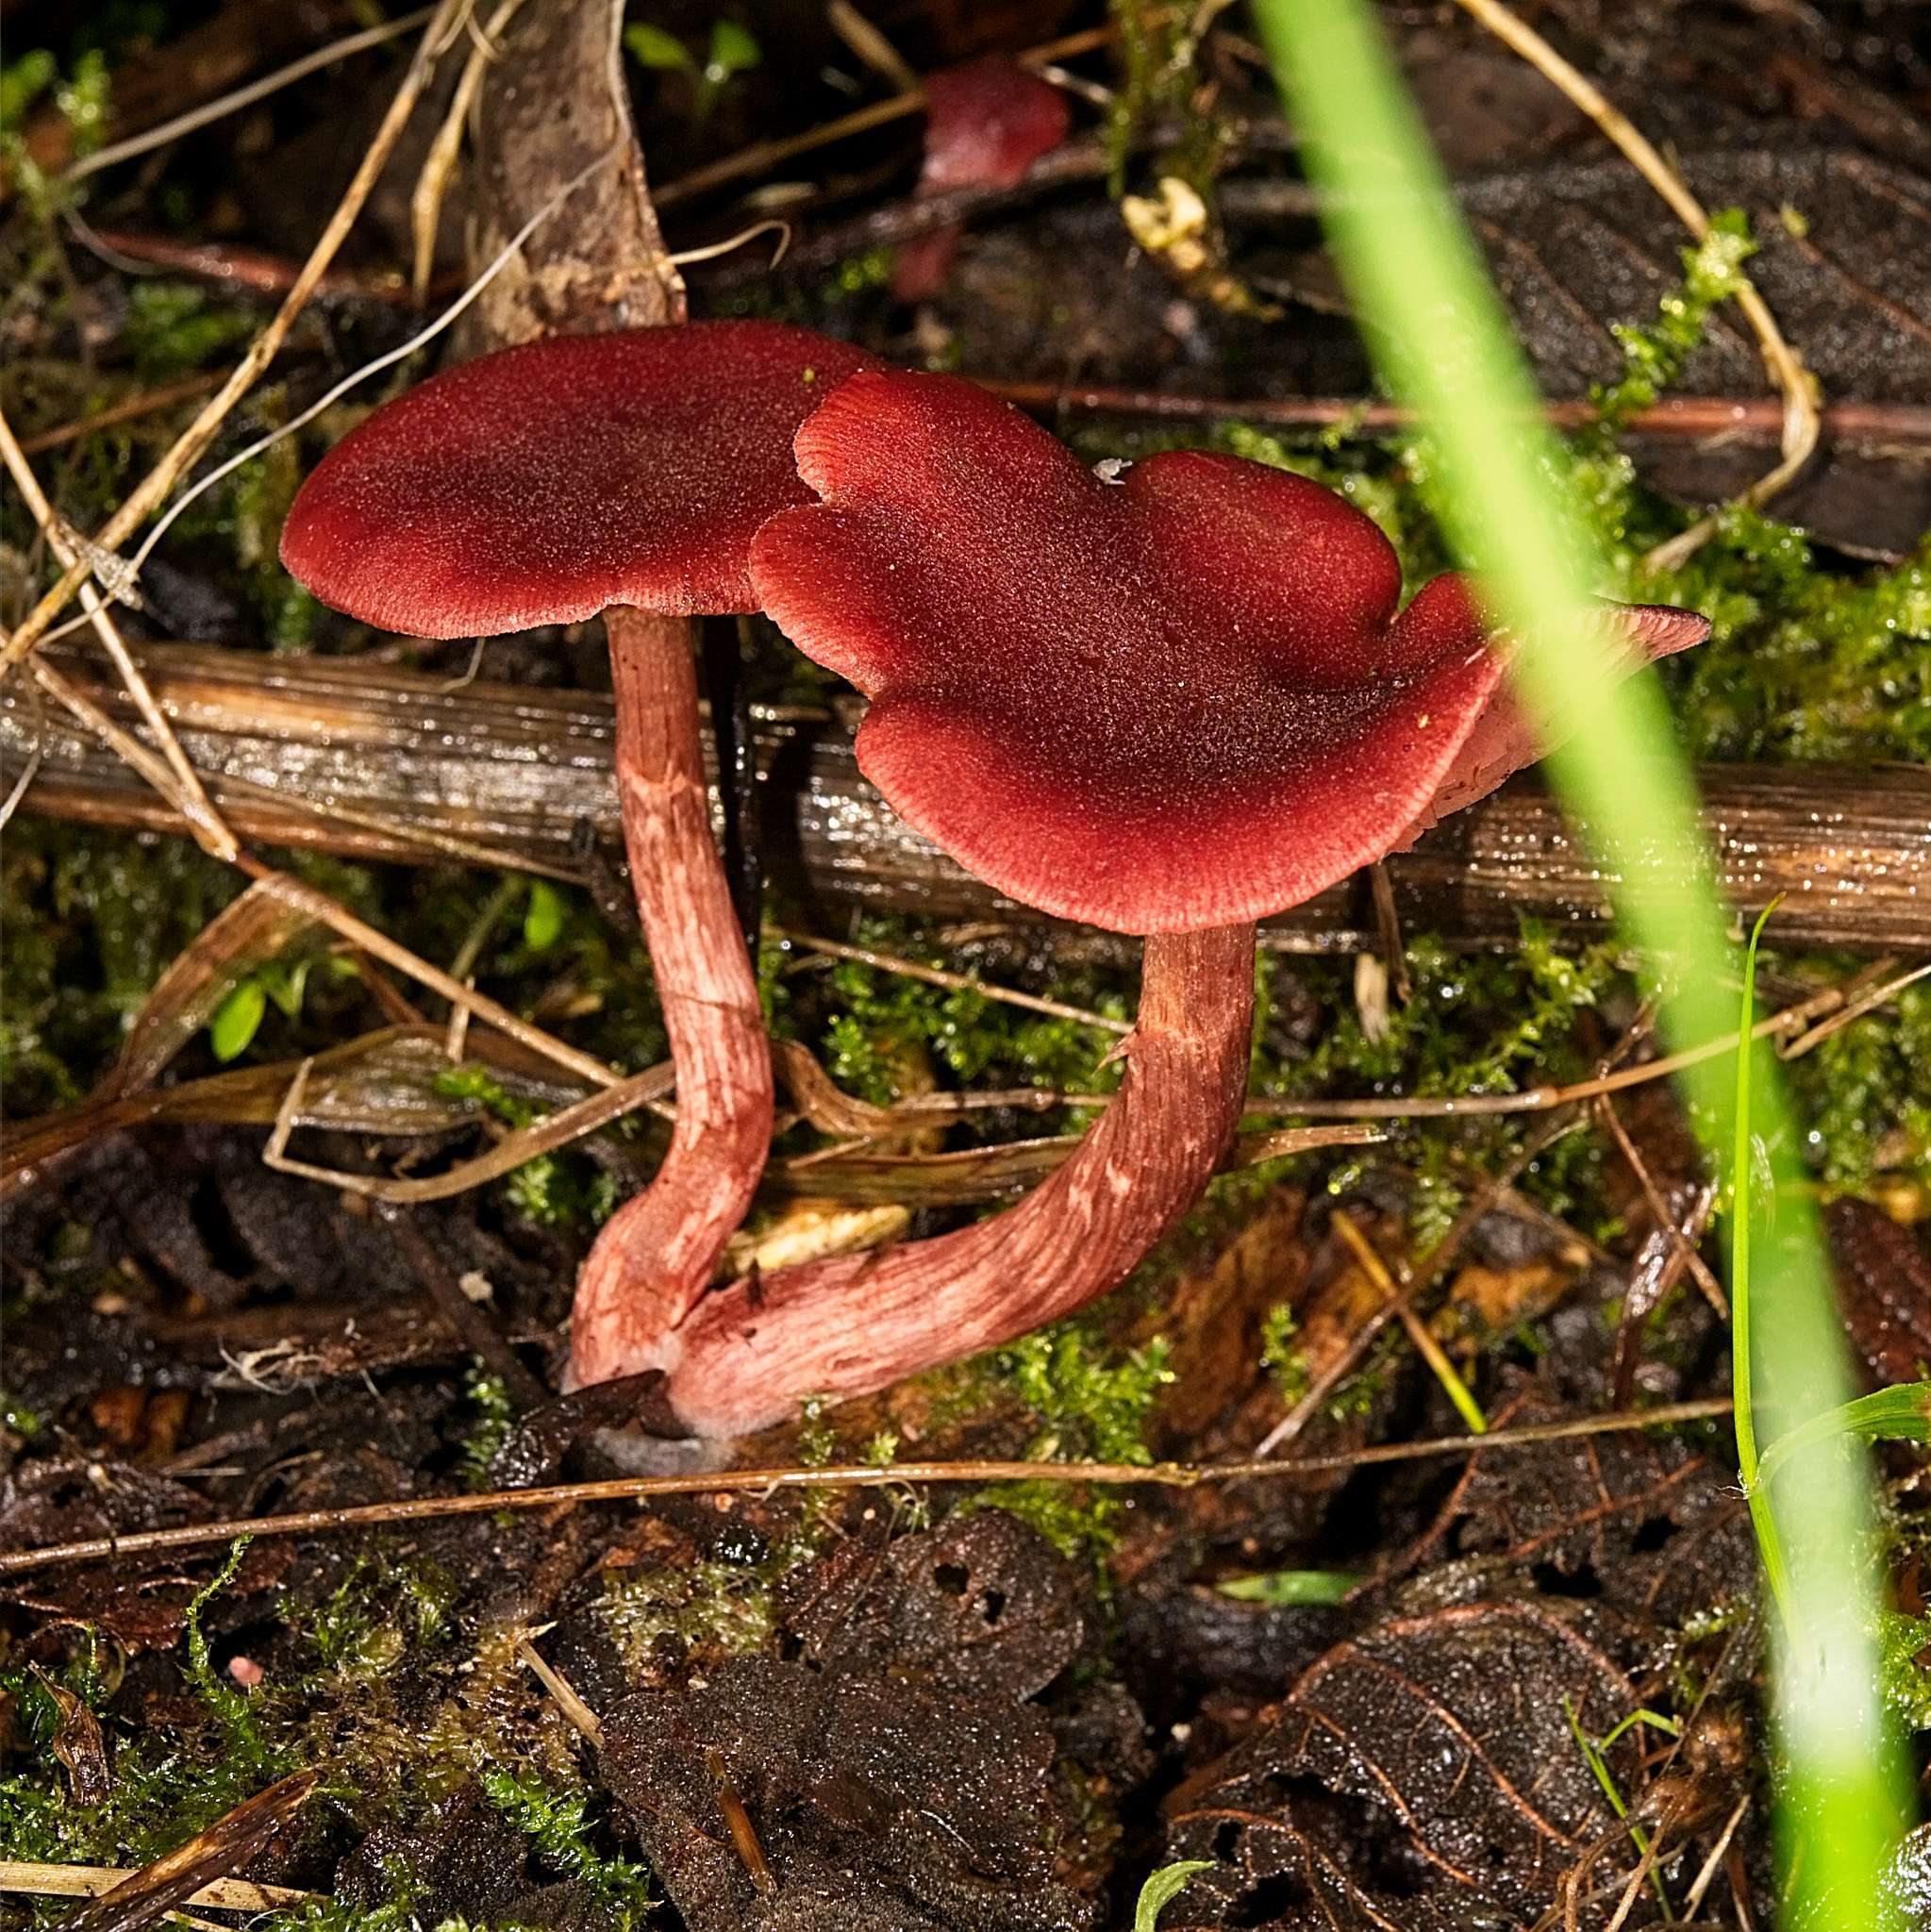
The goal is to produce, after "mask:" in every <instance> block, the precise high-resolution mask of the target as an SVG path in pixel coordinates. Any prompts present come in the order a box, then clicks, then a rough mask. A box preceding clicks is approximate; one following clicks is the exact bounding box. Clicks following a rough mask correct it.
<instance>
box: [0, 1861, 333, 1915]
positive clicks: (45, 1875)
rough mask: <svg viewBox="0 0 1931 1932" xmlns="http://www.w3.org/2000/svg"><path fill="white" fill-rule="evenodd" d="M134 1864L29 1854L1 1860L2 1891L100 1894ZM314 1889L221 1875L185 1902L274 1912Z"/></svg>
mask: <svg viewBox="0 0 1931 1932" xmlns="http://www.w3.org/2000/svg"><path fill="white" fill-rule="evenodd" d="M139 1869H140V1868H139V1867H138V1866H134V1865H44V1864H38V1863H36V1862H35V1861H33V1860H32V1859H29V1858H0V1891H17V1892H23V1893H25V1895H26V1896H27V1897H29V1898H99V1897H100V1896H101V1895H102V1894H103V1893H105V1892H109V1891H112V1890H113V1889H114V1888H115V1887H116V1886H117V1885H119V1884H121V1883H123V1881H125V1880H126V1879H129V1878H132V1877H134V1876H135V1874H136V1873H137V1872H138V1871H139ZM321 1896H322V1894H321V1893H320V1892H315V1891H299V1890H296V1888H295V1887H293V1886H292V1885H256V1884H254V1883H253V1882H252V1881H251V1880H249V1879H246V1878H217V1879H216V1880H214V1882H213V1883H212V1884H210V1885H204V1886H203V1887H202V1888H201V1890H199V1891H191V1892H190V1893H189V1894H188V1896H187V1898H186V1899H185V1900H184V1901H183V1903H184V1904H186V1905H191V1906H212V1907H215V1908H216V1909H217V1910H218V1911H224V1912H270V1911H273V1910H274V1909H275V1907H277V1906H299V1905H302V1904H305V1903H306V1902H307V1901H308V1900H309V1899H311V1898H320V1897H321Z"/></svg>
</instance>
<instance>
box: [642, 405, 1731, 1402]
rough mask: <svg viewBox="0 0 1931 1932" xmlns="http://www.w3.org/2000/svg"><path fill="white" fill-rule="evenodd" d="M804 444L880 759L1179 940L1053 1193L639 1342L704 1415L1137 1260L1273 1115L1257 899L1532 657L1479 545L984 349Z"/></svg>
mask: <svg viewBox="0 0 1931 1932" xmlns="http://www.w3.org/2000/svg"><path fill="white" fill-rule="evenodd" d="M798 460H799V466H800V469H801V471H802V473H803V475H804V476H805V478H806V480H807V482H809V483H810V484H811V486H812V487H813V488H814V489H815V490H816V491H818V493H819V495H820V496H821V497H822V498H823V499H824V500H823V502H822V503H820V504H817V505H813V506H811V507H809V508H801V509H793V510H788V511H786V512H785V513H783V514H782V515H780V516H777V517H775V518H774V519H773V521H772V522H771V523H770V524H769V525H766V526H765V528H764V530H763V531H762V532H760V534H759V536H758V538H757V542H756V544H755V545H754V546H753V550H752V570H753V575H754V576H755V578H756V580H757V588H758V591H759V592H760V593H761V596H762V600H763V603H764V606H765V608H766V609H767V610H768V611H769V612H770V613H771V614H772V615H773V616H774V618H775V619H776V621H777V622H778V623H779V625H781V626H782V627H783V628H784V630H785V631H786V633H787V634H788V635H789V636H790V637H791V639H792V640H793V641H795V642H796V643H797V644H798V645H799V646H800V648H801V649H803V650H804V651H805V652H806V653H807V656H809V657H811V658H815V659H816V660H817V661H818V662H820V663H822V664H824V665H826V666H827V667H829V668H830V669H832V670H834V671H837V672H839V673H841V675H844V676H846V677H848V678H849V679H850V680H851V681H852V682H853V683H854V684H856V685H857V687H858V689H859V690H860V691H863V692H865V693H866V694H867V695H868V696H869V697H870V698H871V699H872V708H871V710H870V713H869V715H868V716H867V718H866V720H865V723H864V724H863V726H862V728H861V730H860V732H859V736H858V741H857V754H858V759H859V763H860V764H861V766H862V767H863V769H864V771H865V772H866V773H867V774H868V775H869V776H870V777H871V778H872V780H873V781H874V783H875V784H876V785H877V786H878V788H879V790H880V791H883V792H884V793H885V795H886V797H887V798H888V799H890V800H891V804H892V805H893V807H894V808H896V809H897V810H898V811H900V812H901V813H902V814H903V815H904V816H905V817H906V818H907V820H908V821H909V822H910V823H911V824H914V825H915V826H917V827H918V828H919V829H920V830H921V831H923V832H924V833H925V834H926V835H927V836H928V837H930V838H932V839H934V840H936V841H938V842H939V843H940V844H941V846H943V847H944V848H945V849H946V850H947V851H948V852H950V853H952V854H953V855H954V856H955V857H956V858H959V859H961V860H962V861H963V862H964V863H966V864H967V865H969V866H970V867H971V868H972V869H973V870H974V872H975V873H977V874H979V876H980V877H982V878H984V879H986V880H987V881H989V882H990V884H992V885H994V886H996V887H998V888H999V889H1000V890H1001V891H1005V892H1007V893H1009V894H1010V895H1011V896H1013V897H1014V898H1016V899H1019V900H1022V901H1023V902H1024V903H1025V904H1027V905H1029V906H1034V907H1037V908H1040V909H1041V910H1042V911H1046V912H1051V913H1055V914H1057V915H1058V916H1060V917H1062V918H1066V919H1074V920H1083V921H1087V922H1090V923H1091V924H1097V925H1102V926H1107V927H1110V928H1112V929H1114V930H1116V931H1121V932H1128V933H1136V934H1144V935H1146V948H1145V959H1144V970H1143V976H1142V981H1141V992H1140V1013H1139V1018H1138V1021H1137V1024H1136V1026H1135V1030H1134V1032H1133V1035H1132V1037H1131V1039H1130V1040H1129V1041H1127V1042H1126V1044H1125V1047H1124V1053H1125V1056H1126V1073H1125V1076H1124V1080H1123V1082H1122V1084H1121V1087H1120V1091H1119V1092H1118V1094H1117V1095H1116V1097H1115V1098H1114V1099H1113V1101H1112V1102H1111V1104H1110V1105H1109V1107H1108V1108H1107V1112H1106V1114H1105V1115H1104V1116H1103V1117H1102V1119H1101V1120H1100V1121H1099V1123H1098V1124H1096V1125H1095V1126H1094V1127H1093V1128H1092V1129H1091V1131H1090V1133H1089V1134H1088V1135H1087V1137H1086V1139H1085V1140H1084V1141H1082V1143H1081V1144H1080V1146H1079V1148H1078V1149H1077V1150H1076V1151H1075V1152H1074V1155H1073V1157H1072V1158H1070V1159H1069V1160H1068V1161H1067V1162H1066V1163H1065V1165H1064V1166H1063V1167H1061V1168H1060V1169H1059V1170H1058V1172H1057V1174H1054V1176H1053V1177H1052V1178H1051V1179H1050V1180H1048V1181H1047V1182H1045V1183H1044V1184H1043V1185H1042V1186H1041V1187H1040V1188H1039V1189H1038V1190H1037V1191H1035V1192H1033V1193H1032V1194H1031V1195H1030V1196H1028V1197H1027V1198H1026V1199H1025V1200H1024V1201H1023V1202H1022V1203H1020V1204H1019V1205H1018V1206H1016V1207H1014V1208H1011V1209H1009V1210H1008V1211H1007V1212H1006V1213H1004V1214H1001V1215H999V1216H997V1217H996V1218H994V1219H991V1220H989V1221H984V1222H980V1223H978V1224H974V1225H973V1226H970V1227H966V1228H962V1229H960V1230H958V1231H957V1232H955V1233H952V1234H947V1235H943V1236H940V1237H938V1238H936V1239H934V1240H930V1241H920V1242H916V1243H911V1244H907V1245H906V1246H904V1247H900V1248H897V1249H895V1250H892V1251H890V1252H888V1253H885V1254H883V1255H880V1256H870V1257H865V1256H860V1257H839V1258H835V1259H830V1260H825V1261H821V1262H815V1263H812V1264H810V1265H807V1266H804V1267H800V1268H796V1269H788V1270H784V1271H781V1272H778V1273H776V1274H767V1275H765V1276H763V1277H762V1279H761V1280H759V1281H757V1282H755V1283H754V1282H740V1283H737V1284H735V1285H733V1286H732V1287H730V1288H728V1289H726V1290H724V1291H720V1292H717V1293H714V1294H712V1295H710V1296H708V1297H707V1298H706V1299H705V1300H704V1301H703V1302H702V1303H700V1304H699V1305H698V1306H697V1307H695V1308H693V1309H692V1310H691V1312H690V1313H689V1315H688V1317H687V1318H686V1319H685V1320H684V1321H683V1322H682V1324H681V1325H678V1324H674V1323H668V1322H667V1323H666V1324H664V1330H663V1332H662V1334H661V1335H660V1337H659V1338H658V1341H657V1342H656V1343H655V1344H654V1346H653V1347H652V1348H651V1349H650V1350H649V1351H648V1353H647V1354H645V1355H643V1356H641V1357H639V1362H638V1365H639V1366H642V1365H644V1364H646V1363H648V1364H650V1365H655V1366H658V1367H661V1368H663V1369H664V1370H665V1371H666V1372H667V1376H668V1381H667V1395H668V1399H669V1402H670V1405H671V1407H672V1408H673V1410H674V1413H675V1415H676V1416H677V1418H678V1419H679V1421H680V1422H681V1423H682V1424H684V1425H685V1426H686V1427H688V1428H689V1429H691V1431H693V1432H694V1433H697V1434H704V1435H724V1434H733V1433H737V1432H741V1431H743V1430H746V1429H750V1428H755V1427H758V1426H761V1425H763V1424H769V1423H772V1422H774V1421H776V1420H778V1419H780V1418H781V1417H783V1416H784V1415H785V1414H786V1413H788V1412H789V1411H790V1410H791V1407H793V1405H794V1404H795V1403H796V1402H797V1401H798V1400H799V1399H800V1398H801V1397H803V1396H805V1395H807V1394H812V1393H815V1394H820V1395H825V1396H830V1397H834V1398H836V1397H842V1396H849V1395H853V1394H857V1393H861V1392H864V1391H870V1390H874V1389H878V1388H881V1387H883V1386H885V1385H886V1384H888V1383H890V1382H891V1381H893V1380H896V1379H897V1378H899V1377H900V1376H903V1375H905V1374H909V1373H911V1372H913V1371H916V1370H919V1369H922V1368H926V1367H930V1366H932V1365H934V1364H936V1363H939V1362H942V1361H947V1360H952V1359H955V1358H957V1357H959V1356H962V1355H965V1354H968V1353H971V1352H973V1351H974V1350H976V1349H980V1348H985V1347H988V1346H990V1345H992V1344H995V1343H997V1342H1000V1341H1007V1340H1008V1339H1010V1338H1011V1337H1013V1336H1015V1335H1019V1334H1022V1333H1024V1331H1026V1330H1028V1329H1030V1328H1033V1327H1036V1326H1038V1325H1040V1324H1042V1323H1044V1322H1047V1321H1051V1320H1054V1319H1056V1318H1057V1317H1059V1316H1062V1315H1065V1314H1067V1313H1070V1312H1071V1311H1072V1310H1073V1309H1074V1308H1076V1307H1080V1306H1081V1305H1082V1304H1083V1303H1085V1302H1087V1301H1089V1300H1090V1299H1091V1298H1092V1297H1093V1296H1094V1295H1096V1294H1099V1293H1101V1292H1103V1291H1105V1290H1107V1288H1110V1287H1112V1286H1113V1285H1114V1284H1116V1283H1117V1282H1118V1281H1120V1280H1121V1279H1122V1278H1123V1277H1124V1275H1125V1274H1127V1272H1128V1271H1129V1270H1130V1269H1131V1268H1132V1267H1133V1266H1134V1265H1135V1263H1137V1262H1138V1261H1139V1260H1140V1257H1142V1256H1143V1255H1144V1254H1145V1253H1146V1251H1147V1250H1148V1249H1149V1248H1150V1247H1151V1246H1152V1245H1153V1243H1154V1242H1155V1241H1157V1239H1158V1238H1159V1237H1160V1236H1161V1235H1162V1234H1163V1233H1165V1232H1166V1230H1167V1229H1168V1228H1170V1227H1171V1226H1172V1225H1173V1224H1174V1221H1175V1220H1176V1219H1177V1218H1178V1217H1179V1216H1180V1215H1181V1214H1182V1213H1184V1212H1185V1211H1186V1209H1187V1208H1189V1207H1190V1205H1191V1204H1192V1202H1193V1201H1194V1200H1195V1199H1196V1198H1197V1196H1198V1194H1199V1192H1200V1190H1201V1189H1202V1187H1203V1186H1204V1185H1205V1184H1206V1182H1207V1178H1208V1176H1209V1175H1210V1174H1212V1172H1213V1170H1214V1167H1215V1165H1216V1164H1217V1162H1218V1161H1219V1160H1220V1158H1221V1157H1222V1155H1223V1153H1224V1150H1225V1147H1226V1145H1227V1142H1228V1140H1229V1138H1230V1136H1231V1134H1232V1132H1233V1130H1234V1127H1235V1125H1236V1124H1237V1122H1238V1120H1239V1118H1240V1110H1241V1104H1242V1099H1243V1096H1244V1094H1245V1091H1246V1074H1247V1062H1248V1047H1249V1031H1250V1026H1251V1020H1252V1003H1253V990H1254V953H1255V933H1254V921H1255V920H1256V919H1257V917H1258V916H1259V915H1261V914H1264V913H1267V912H1272V911H1274V910H1277V909H1279V908H1283V907H1286V906H1289V905H1292V904H1294V903H1296V902H1297V901H1299V900H1301V899H1304V898H1307V897H1308V896H1310V895H1311V894H1313V893H1315V892H1317V891H1320V890H1321V889H1322V888H1323V887H1324V886H1327V885H1329V884H1331V883H1332V882H1333V881H1335V880H1337V879H1340V878H1341V877H1343V876H1345V875H1346V874H1349V873H1350V872H1352V871H1354V870H1355V869H1356V868H1357V867H1358V866H1360V865H1362V864H1365V863H1366V862H1368V861H1369V860H1371V859H1373V858H1378V857H1379V856H1380V855H1382V854H1383V853H1385V852H1387V851H1388V850H1389V849H1390V846H1391V845H1393V844H1394V843H1395V842H1396V841H1398V840H1399V839H1400V838H1402V837H1403V836H1404V834H1405V833H1406V831H1407V828H1408V827H1409V826H1410V825H1412V824H1414V823H1415V822H1416V821H1417V820H1418V819H1419V818H1422V817H1423V816H1424V815H1425V814H1426V812H1427V811H1428V810H1429V808H1430V807H1431V804H1432V802H1433V801H1434V799H1435V797H1436V795H1437V792H1438V790H1439V788H1440V786H1441V785H1442V784H1443V782H1444V780H1445V779H1447V778H1448V777H1449V775H1450V774H1451V773H1452V772H1454V770H1455V769H1456V763H1457V756H1458V754H1459V753H1460V752H1461V750H1462V749H1463V747H1464V746H1465V745H1467V744H1468V743H1469V742H1470V741H1471V738H1472V735H1473V733H1474V732H1475V731H1476V729H1477V727H1478V725H1479V724H1480V721H1481V719H1482V717H1483V714H1484V711H1485V709H1486V708H1487V707H1488V706H1489V705H1490V702H1491V700H1492V699H1493V698H1494V696H1495V694H1496V691H1497V686H1498V682H1499V679H1500V677H1501V675H1502V667H1501V663H1500V661H1499V659H1498V658H1497V657H1496V656H1495V655H1494V654H1492V653H1491V652H1490V650H1489V649H1488V648H1487V641H1486V626H1485V625H1484V623H1483V622H1482V620H1481V617H1480V615H1479V613H1478V611H1477V609H1476V607H1475V604H1474V601H1473V598H1472V596H1471V595H1470V593H1469V591H1468V590H1467V588H1466V586H1465V585H1464V584H1463V582H1462V581H1461V580H1460V579H1459V578H1456V577H1442V578H1438V579H1437V580H1436V581H1435V582H1433V583H1431V584H1429V585H1428V586H1426V587H1425V588H1424V589H1423V591H1421V592H1420V593H1419V594H1418V595H1417V596H1416V597H1415V598H1414V600H1413V601H1412V602H1411V603H1410V604H1409V605H1408V607H1407V609H1406V610H1403V611H1402V612H1401V613H1400V615H1399V616H1397V615H1396V608H1397V604H1398V600H1399V595H1400V590H1401V581H1400V571H1399V567H1398V565H1397V562H1396V558H1395V555H1394V552H1393V550H1392V548H1391V547H1390V544H1389V542H1388V541H1387V540H1386V539H1385V538H1384V537H1383V536H1382V535H1381V533H1380V532H1379V531H1378V530H1377V529H1376V528H1375V527H1374V525H1373V524H1372V523H1371V522H1369V520H1368V519H1367V518H1366V517H1365V516H1363V515H1361V514H1360V512H1358V511H1357V510H1356V509H1354V508H1352V507H1350V506H1349V505H1348V504H1346V503H1345V502H1343V501H1342V500H1341V499H1340V497H1338V496H1335V495H1333V494H1332V493H1331V492H1329V491H1325V490H1323V489H1322V488H1320V487H1319V486H1318V485H1316V484H1314V483H1311V482H1308V481H1307V480H1306V479H1304V478H1302V477H1299V476H1294V475H1288V474H1285V473H1283V472H1280V471H1276V470H1272V469H1267V468H1264V467H1262V466H1261V465H1258V464H1256V463H1251V462H1245V461H1241V460H1240V459H1239V458H1230V457H1219V456H1207V455H1197V454H1187V453H1174V454H1167V455H1161V456H1157V457H1154V458H1151V459H1149V460H1147V461H1145V462H1143V463H1140V464H1138V465H1136V466H1134V467H1133V468H1132V469H1130V470H1128V471H1127V472H1126V473H1125V475H1124V478H1123V479H1122V481H1121V482H1120V483H1119V484H1117V485H1115V486H1109V485H1108V484H1107V483H1104V482H1102V481H1100V480H1098V479H1097V478H1096V477H1095V476H1094V475H1092V474H1090V472H1088V471H1087V470H1085V469H1084V468H1082V467H1081V465H1080V464H1079V463H1078V462H1077V461H1076V460H1075V459H1074V457H1073V456H1072V455H1071V454H1070V453H1069V452H1068V451H1067V450H1065V449H1064V448H1063V447H1062V446H1061V445H1060V444H1059V443H1057V441H1054V440H1053V439H1052V438H1051V437H1050V436H1048V435H1047V434H1045V432H1044V431H1042V430H1040V429H1039V428H1037V427H1036V426H1035V425H1032V424H1031V423H1029V422H1028V421H1026V419H1025V418H1024V417H1023V416H1021V415H1019V414H1018V413H1017V412H1016V411H1014V410H1012V409H1011V408H1008V407H1007V406H1006V405H1005V404H1003V403H1000V402H997V401H994V400H993V399H992V398H990V396H988V395H986V394H985V393H984V392H983V391H979V390H977V389H974V387H972V386H971V385H970V384H967V383H964V382H960V381H957V380H956V379H953V378H950V377H945V376H923V375H901V374H879V375H859V376H857V377H855V378H854V379H853V380H852V381H851V382H850V383H848V384H846V385H845V386H844V387H843V388H842V389H841V390H840V391H839V392H838V393H837V395H835V396H834V397H832V398H831V399H830V400H829V401H828V402H827V403H826V404H825V405H824V408H821V409H820V410H819V411H818V413H817V414H816V415H814V416H813V417H812V418H811V419H810V421H809V422H808V423H807V424H806V425H805V426H804V428H803V429H802V430H801V432H800V434H799V437H798ZM1695 622H1696V620H1690V623H1692V624H1694V623H1695Z"/></svg>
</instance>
